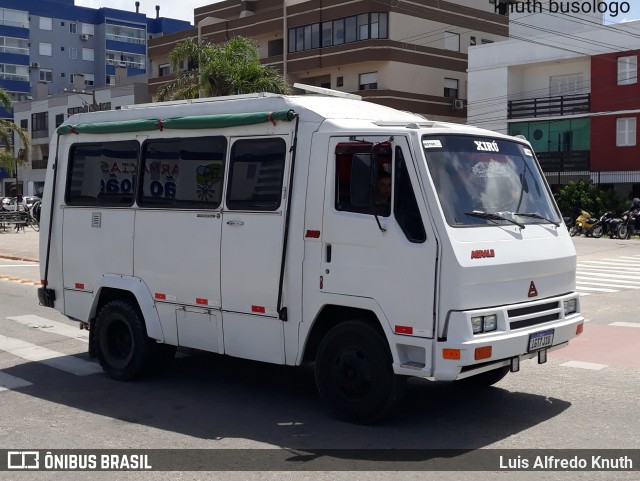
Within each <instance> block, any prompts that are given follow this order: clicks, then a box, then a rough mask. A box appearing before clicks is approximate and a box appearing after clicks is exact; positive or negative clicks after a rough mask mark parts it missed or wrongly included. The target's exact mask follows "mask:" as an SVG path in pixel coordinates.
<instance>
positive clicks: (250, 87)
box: [158, 37, 290, 101]
mask: <svg viewBox="0 0 640 481" xmlns="http://www.w3.org/2000/svg"><path fill="white" fill-rule="evenodd" d="M169 61H170V64H171V70H172V71H173V72H178V73H177V76H176V78H175V79H174V80H172V81H171V82H169V83H166V84H165V85H163V86H162V87H161V88H160V90H158V100H160V101H162V100H180V99H193V98H198V97H217V96H221V95H236V94H247V93H254V92H271V93H282V94H286V93H289V92H290V89H289V86H288V85H287V83H286V82H285V80H284V78H283V77H282V75H280V74H279V73H278V72H277V71H276V70H275V69H273V68H272V67H269V66H265V65H262V63H260V55H259V52H258V47H257V45H256V44H255V43H254V42H253V41H252V40H250V39H248V38H246V37H234V38H232V39H231V40H229V41H228V42H226V43H224V44H221V45H213V44H212V43H210V42H207V41H204V40H199V39H188V40H185V41H184V42H180V43H179V44H178V45H176V47H175V48H174V49H173V50H172V51H171V53H169ZM184 61H186V65H187V68H186V70H182V71H181V70H180V65H181V63H182V62H184Z"/></svg>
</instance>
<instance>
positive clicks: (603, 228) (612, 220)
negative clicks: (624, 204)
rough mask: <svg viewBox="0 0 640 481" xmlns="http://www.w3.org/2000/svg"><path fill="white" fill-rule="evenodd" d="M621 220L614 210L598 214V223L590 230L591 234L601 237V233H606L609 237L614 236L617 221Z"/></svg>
mask: <svg viewBox="0 0 640 481" xmlns="http://www.w3.org/2000/svg"><path fill="white" fill-rule="evenodd" d="M618 220H619V221H620V222H622V220H620V219H617V217H616V214H615V212H611V211H609V212H605V213H604V214H602V215H601V216H600V219H599V220H598V223H597V224H596V225H595V226H594V227H593V229H592V231H591V235H592V236H593V237H596V238H598V237H602V236H603V235H605V234H606V235H608V236H609V237H615V235H616V232H615V231H616V230H617V228H618V224H619V222H617V221H618Z"/></svg>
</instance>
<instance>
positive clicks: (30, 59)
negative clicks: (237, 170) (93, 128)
mask: <svg viewBox="0 0 640 481" xmlns="http://www.w3.org/2000/svg"><path fill="white" fill-rule="evenodd" d="M131 6H132V9H134V8H135V11H124V10H115V9H112V8H106V7H105V8H98V9H92V8H86V7H78V6H76V5H75V2H74V0H2V2H1V3H0V87H2V88H3V89H5V90H6V91H7V92H8V93H9V94H10V96H11V99H12V101H13V102H27V103H28V102H30V101H32V100H33V101H34V104H33V106H32V107H29V108H28V109H27V110H29V111H31V110H32V109H35V111H34V112H33V116H29V118H27V119H25V118H20V119H19V122H18V124H19V125H22V126H23V127H25V128H26V129H27V130H28V131H29V133H30V135H31V136H32V139H33V148H32V153H31V155H30V156H29V158H28V159H24V160H26V161H27V166H26V167H24V169H26V170H25V171H24V173H25V176H26V177H27V178H30V177H31V174H32V172H31V167H32V165H35V166H36V170H38V168H40V169H43V168H44V167H46V159H47V157H48V153H47V149H48V141H49V133H50V132H48V126H52V125H53V124H54V122H53V120H52V121H51V122H49V123H46V119H48V118H49V117H50V116H51V115H52V114H51V112H50V111H48V110H47V109H48V107H50V104H51V103H52V102H53V104H56V102H58V100H57V99H54V98H52V97H56V98H57V97H59V96H62V97H63V98H64V97H66V96H65V94H64V92H65V91H69V92H71V91H73V90H75V91H76V92H81V91H93V90H95V89H98V90H100V89H104V88H105V87H109V86H115V84H116V70H118V71H119V74H120V75H121V76H122V74H124V77H127V76H130V77H131V78H132V79H133V78H139V76H140V75H147V74H148V69H149V66H148V56H147V43H148V41H149V39H151V38H154V37H157V36H162V35H164V34H167V33H174V32H178V31H181V30H185V29H188V28H191V24H190V23H189V22H185V21H183V20H176V19H171V18H163V17H160V7H156V18H147V16H146V15H145V14H143V13H139V11H138V10H139V2H135V3H134V2H133V1H132V2H131ZM145 81H146V80H145ZM123 83H124V82H123V81H120V82H119V83H118V85H122V84H123ZM100 95H102V94H100ZM71 103H73V102H71ZM20 108H21V109H23V110H24V109H25V108H26V107H25V106H24V105H22V106H21V107H20ZM39 108H41V109H42V110H38V109H39ZM55 115H61V114H60V113H57V112H56V113H55ZM0 118H6V119H11V118H13V112H7V111H5V110H4V109H3V108H0ZM18 143H19V142H17V144H18ZM0 148H2V146H0ZM18 149H19V145H16V152H18ZM43 162H44V167H42V165H43ZM9 170H11V169H9ZM14 173H15V172H9V171H7V169H3V168H0V194H5V193H6V194H8V192H9V190H7V189H5V187H6V186H14V187H11V189H12V191H13V192H15V193H18V194H22V193H25V194H26V193H27V189H28V190H29V192H28V193H29V194H33V193H36V194H37V192H38V189H37V188H36V190H35V191H33V190H32V187H33V185H31V187H27V184H24V185H23V183H22V182H21V181H20V180H19V179H18V182H17V183H16V179H15V177H14ZM33 176H34V178H36V179H39V172H35V173H33ZM23 178H24V177H23ZM36 182H40V180H36ZM32 184H33V182H32Z"/></svg>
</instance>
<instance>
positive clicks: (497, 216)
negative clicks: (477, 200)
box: [465, 210, 525, 229]
mask: <svg viewBox="0 0 640 481" xmlns="http://www.w3.org/2000/svg"><path fill="white" fill-rule="evenodd" d="M465 214H467V215H470V216H473V217H480V218H481V219H488V220H506V221H507V222H511V223H512V224H515V225H517V226H518V227H520V228H521V229H524V228H525V225H524V224H522V223H521V222H517V221H515V220H513V219H509V218H508V217H505V216H503V215H502V214H501V213H500V212H483V211H481V210H474V211H471V212H465Z"/></svg>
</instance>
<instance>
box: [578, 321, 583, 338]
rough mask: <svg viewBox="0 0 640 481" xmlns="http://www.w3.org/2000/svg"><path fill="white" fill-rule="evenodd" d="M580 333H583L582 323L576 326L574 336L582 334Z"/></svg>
mask: <svg viewBox="0 0 640 481" xmlns="http://www.w3.org/2000/svg"><path fill="white" fill-rule="evenodd" d="M582 331H584V322H581V323H580V324H578V325H577V326H576V336H577V335H579V334H582Z"/></svg>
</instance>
